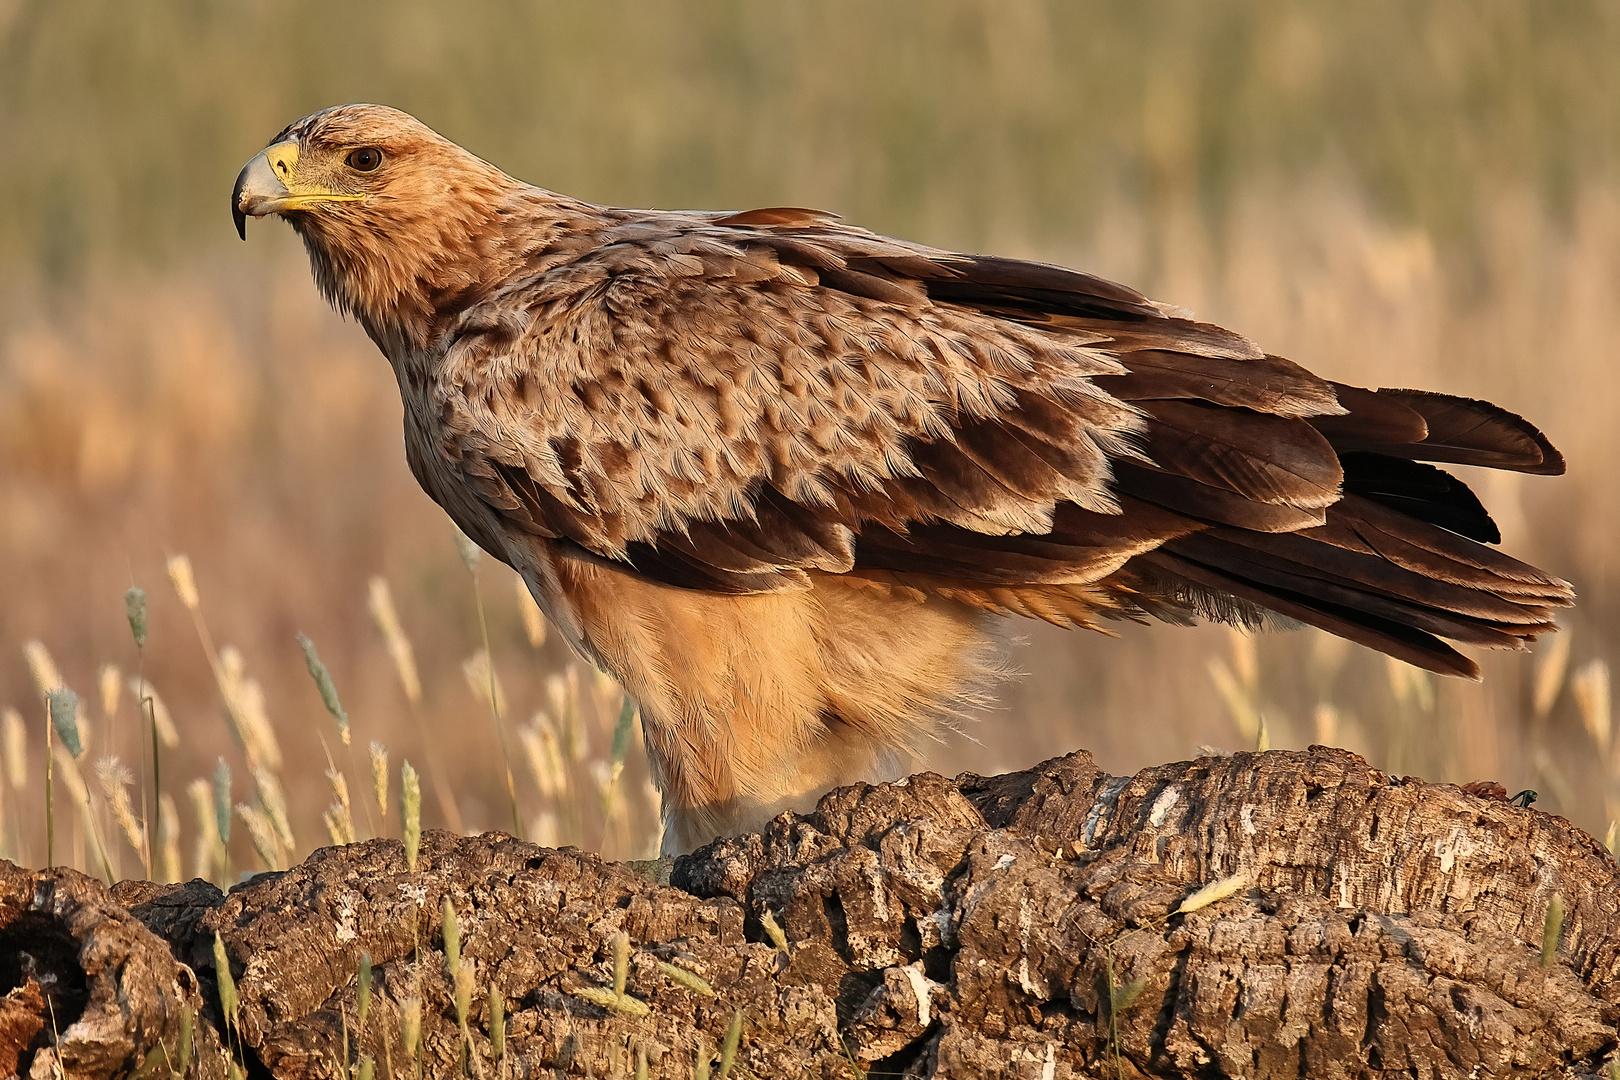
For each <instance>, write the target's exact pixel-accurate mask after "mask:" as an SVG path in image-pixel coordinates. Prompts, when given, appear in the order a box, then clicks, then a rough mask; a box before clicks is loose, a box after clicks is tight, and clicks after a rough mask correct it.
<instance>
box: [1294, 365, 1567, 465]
mask: <svg viewBox="0 0 1620 1080" xmlns="http://www.w3.org/2000/svg"><path fill="white" fill-rule="evenodd" d="M1333 388H1334V390H1335V392H1336V393H1337V394H1338V398H1339V404H1340V405H1342V406H1344V407H1345V408H1346V409H1348V410H1349V411H1348V412H1347V413H1345V414H1343V415H1341V416H1316V417H1312V418H1311V421H1310V422H1311V424H1312V425H1313V426H1314V427H1315V428H1316V430H1318V431H1320V432H1321V433H1322V434H1323V435H1326V436H1327V438H1328V441H1329V442H1330V443H1332V444H1333V447H1334V449H1336V450H1339V451H1340V452H1344V451H1348V450H1372V451H1375V452H1377V453H1380V454H1388V455H1390V456H1393V457H1404V458H1415V459H1417V460H1419V461H1449V462H1452V463H1454V464H1457V465H1479V466H1483V467H1485V468H1488V469H1509V470H1512V471H1514V472H1525V473H1536V474H1539V475H1543V476H1556V475H1558V474H1560V473H1562V472H1563V471H1564V457H1563V455H1562V454H1560V453H1559V452H1558V450H1557V448H1555V447H1554V446H1553V444H1552V443H1550V442H1548V441H1547V437H1546V436H1545V435H1543V434H1542V433H1541V432H1540V431H1539V430H1538V429H1537V428H1536V427H1535V425H1533V424H1531V423H1530V422H1529V421H1528V420H1526V419H1524V418H1523V417H1522V416H1519V415H1517V414H1515V413H1511V412H1508V411H1507V410H1506V409H1504V408H1502V407H1500V406H1498V405H1493V404H1491V403H1490V402H1488V401H1478V400H1475V399H1473V398H1462V397H1454V396H1452V395H1450V394H1434V393H1430V392H1428V391H1426V390H1363V389H1361V388H1359V387H1355V386H1346V385H1344V384H1342V383H1334V384H1333Z"/></svg>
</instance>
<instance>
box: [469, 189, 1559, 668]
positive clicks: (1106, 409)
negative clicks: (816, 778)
mask: <svg viewBox="0 0 1620 1080" xmlns="http://www.w3.org/2000/svg"><path fill="white" fill-rule="evenodd" d="M615 215H618V216H615ZM595 227H596V228H598V229H599V232H600V235H599V236H598V237H597V239H596V242H595V243H594V244H592V243H583V242H582V243H579V244H577V246H578V248H579V251H578V252H577V253H576V254H575V255H574V257H572V258H571V259H570V260H569V261H568V262H567V263H566V264H565V265H563V266H561V267H559V268H558V269H556V270H554V271H552V272H551V273H548V274H540V275H537V276H536V277H534V278H533V279H532V280H529V281H527V282H525V283H521V284H520V285H518V286H517V287H515V288H514V290H513V292H512V293H511V294H510V296H509V302H512V303H517V304H520V305H521V306H522V310H523V312H524V315H523V319H522V320H520V322H523V325H522V326H521V327H519V328H518V329H516V330H512V329H511V328H510V327H509V328H508V329H507V330H506V331H502V332H501V333H494V334H492V333H488V332H486V333H485V334H483V335H482V336H480V335H479V334H473V333H469V334H467V335H465V336H464V337H462V338H461V339H460V341H459V342H458V344H457V345H456V346H454V347H452V349H451V350H450V353H449V355H448V356H447V358H446V359H447V364H448V365H449V366H450V367H451V368H453V369H455V370H458V371H460V372H462V373H463V378H464V379H465V380H466V381H467V383H468V384H470V383H472V382H481V384H482V385H483V386H484V387H485V395H484V400H485V401H486V402H489V403H491V404H490V406H489V408H488V409H487V411H486V414H485V415H483V416H474V417H472V418H471V419H470V420H469V422H467V423H465V424H464V425H463V427H464V429H465V433H464V435H463V436H462V438H461V439H460V440H459V441H457V442H456V444H455V445H454V446H453V447H451V448H450V452H451V454H452V456H456V457H459V458H460V459H461V460H462V461H463V462H464V463H467V464H464V465H463V468H464V469H468V468H469V465H471V464H473V463H476V462H478V461H493V460H495V459H500V460H499V463H498V464H494V465H492V466H491V467H486V468H481V469H480V468H477V467H476V466H475V467H473V468H471V470H470V471H472V472H475V473H476V474H477V475H479V476H480V478H481V483H482V485H483V489H484V490H485V491H486V495H485V498H486V501H488V502H489V503H490V504H491V505H493V506H495V507H496V508H498V509H499V510H500V511H501V512H502V513H503V514H505V515H507V517H508V518H509V519H510V520H512V521H513V522H514V523H515V524H516V525H517V526H518V527H519V528H520V529H522V530H523V531H526V532H529V533H531V534H535V535H542V536H555V537H561V538H565V539H566V540H568V541H570V542H573V543H576V544H578V545H580V546H581V547H583V548H585V549H587V550H588V551H590V552H592V553H594V554H596V555H598V556H600V557H602V558H605V559H608V560H610V561H617V562H620V563H622V564H625V565H627V566H628V567H630V568H633V569H634V571H635V572H637V573H639V574H641V575H643V576H645V577H647V578H650V579H652V580H654V581H658V582H663V583H665V584H668V585H674V586H677V587H680V588H685V589H695V590H702V591H706V592H716V593H729V594H739V595H740V594H749V593H768V592H780V591H795V590H802V589H805V588H807V587H808V585H807V581H808V579H807V578H806V576H805V575H806V574H807V573H809V572H821V573H830V574H842V575H851V576H852V580H854V581H857V583H862V584H863V587H868V588H882V589H901V590H907V591H910V592H912V593H915V594H917V595H919V596H922V595H939V596H944V597H949V598H952V599H956V600H959V601H961V602H964V603H967V604H970V605H972V606H974V607H977V608H981V609H983V610H987V611H994V612H998V613H1003V614H1018V615H1025V616H1030V617H1035V618H1042V619H1047V620H1050V621H1053V622H1059V623H1062V624H1065V625H1074V626H1094V625H1096V623H1097V620H1098V618H1135V619H1140V618H1149V617H1151V618H1160V619H1169V620H1172V621H1189V620H1191V619H1194V618H1210V617H1214V618H1222V619H1226V620H1228V621H1238V622H1244V623H1249V624H1256V623H1259V622H1263V621H1264V620H1265V619H1266V618H1267V617H1268V616H1267V614H1266V613H1268V612H1269V613H1273V614H1275V615H1278V616H1281V617H1283V618H1284V619H1287V620H1297V621H1300V622H1306V623H1310V624H1312V625H1316V626H1319V627H1322V628H1323V629H1327V630H1329V631H1331V632H1333V633H1338V634H1342V635H1343V636H1346V637H1350V638H1352V639H1353V640H1356V641H1359V642H1362V643H1364V644H1368V645H1371V646H1372V647H1374V648H1378V649H1382V650H1384V651H1385V652H1389V653H1391V654H1392V655H1396V656H1399V657H1401V658H1402V659H1405V660H1408V661H1410V662H1412V663H1416V664H1420V665H1422V666H1425V667H1430V668H1433V669H1434V670H1439V671H1447V672H1452V673H1457V674H1471V673H1473V671H1474V670H1475V669H1474V667H1473V665H1472V662H1471V661H1468V660H1467V659H1466V658H1463V657H1461V656H1460V654H1458V653H1456V652H1455V651H1454V650H1452V649H1451V648H1450V647H1449V646H1446V645H1444V644H1443V643H1442V642H1441V641H1440V640H1439V639H1440V638H1449V639H1452V640H1456V641H1461V642H1466V643H1469V644H1475V645H1494V646H1502V645H1506V646H1516V645H1520V644H1522V643H1523V642H1524V641H1527V640H1530V639H1532V638H1533V637H1534V636H1535V635H1536V634H1538V633H1544V632H1547V631H1549V630H1551V629H1553V628H1554V627H1553V621H1552V611H1553V609H1554V608H1556V607H1559V606H1563V605H1565V604H1568V603H1569V602H1570V600H1571V593H1570V590H1569V587H1568V586H1567V585H1566V584H1564V583H1563V582H1560V581H1557V580H1556V579H1553V578H1550V577H1547V576H1546V575H1543V574H1541V573H1540V572H1539V571H1536V570H1535V569H1534V568H1532V567H1529V566H1526V565H1525V564H1523V563H1519V562H1517V561H1515V560H1513V559H1510V558H1508V557H1507V556H1504V555H1501V554H1500V553H1498V552H1496V551H1494V550H1492V549H1491V548H1489V547H1486V546H1484V545H1486V544H1489V543H1494V542H1496V541H1497V540H1499V538H1500V537H1499V533H1498V530H1497V529H1496V526H1495V524H1494V523H1493V522H1492V521H1491V519H1490V516H1489V515H1488V513H1487V512H1486V511H1485V508H1484V507H1483V506H1482V505H1481V504H1480V502H1479V500H1478V499H1477V498H1476V497H1475V496H1474V494H1473V492H1471V491H1470V490H1469V489H1468V487H1467V486H1466V485H1465V484H1464V483H1462V481H1460V480H1459V479H1457V478H1456V477H1454V476H1452V475H1450V474H1449V473H1446V472H1445V471H1444V470H1442V469H1440V468H1438V467H1437V466H1436V465H1433V464H1429V463H1430V462H1442V463H1457V464H1468V465H1483V466H1487V467H1494V468H1503V469H1513V470H1517V471H1522V472H1531V473H1556V472H1559V471H1561V470H1562V468H1563V460H1562V458H1561V457H1559V455H1558V452H1557V450H1555V449H1554V448H1553V447H1552V445H1551V444H1550V443H1549V442H1548V441H1547V439H1546V437H1545V436H1543V435H1542V434H1541V433H1540V432H1539V431H1537V430H1536V429H1535V428H1534V427H1532V426H1531V425H1530V424H1528V423H1526V422H1525V421H1524V420H1523V419H1521V418H1520V417H1518V416H1515V415H1514V414H1512V413H1509V412H1507V411H1506V410H1503V409H1500V408H1498V407H1497V406H1495V405H1492V404H1490V403H1488V402H1482V401H1474V400H1469V399H1465V398H1458V397H1451V396H1448V395H1444V394H1433V393H1427V392H1423V391H1416V390H1388V389H1385V390H1365V389H1361V388H1359V387H1353V386H1348V385H1345V384H1342V383H1335V382H1330V381H1328V380H1325V379H1321V378H1319V377H1317V376H1315V375H1313V374H1311V373H1310V372H1309V371H1307V370H1305V369H1304V368H1302V367H1300V366H1299V365H1298V364H1295V363H1293V362H1292V361H1290V360H1287V359H1285V358H1283V357H1279V356H1271V355H1267V354H1266V353H1264V352H1263V351H1261V350H1260V349H1259V348H1257V347H1256V346H1255V345H1254V344H1253V343H1252V342H1250V341H1248V340H1247V339H1246V338H1243V337H1242V336H1240V335H1238V334H1235V333H1232V332H1231V331H1229V330H1225V329H1223V328H1221V327H1218V326H1212V325H1210V324H1206V323H1199V322H1195V321H1192V320H1190V319H1185V318H1180V317H1177V316H1175V315H1174V314H1172V313H1171V312H1170V309H1167V308H1165V307H1163V306H1162V305H1158V304H1155V303H1154V302H1152V301H1150V300H1148V299H1147V298H1146V297H1144V296H1142V295H1141V294H1139V293H1137V292H1135V291H1134V290H1131V289H1128V288H1126V287H1124V286H1120V285H1116V284H1114V283H1112V282H1108V281H1105V280H1103V279H1101V278H1097V277H1094V276H1092V275H1088V274H1082V273H1078V272H1076V271H1073V270H1067V269H1064V268H1062V267H1058V266H1050V265H1046V264H1041V263H1031V262H1022V261H1019V260H1014V259H999V258H990V257H983V256H966V255H959V254H956V253H953V252H945V251H939V250H936V249H931V248H926V247H922V246H919V245H913V244H906V243H903V242H900V241H895V240H889V239H887V238H884V237H879V236H875V235H873V234H871V233H866V232H863V231H861V230H858V229H853V228H849V227H845V226H842V225H840V224H839V223H838V222H837V221H836V219H834V218H832V217H830V216H829V215H824V214H820V213H817V212H815V211H811V210H802V209H798V208H792V207H777V208H770V209H764V210H755V211H749V212H745V213H740V214H731V215H726V216H717V215H690V214H689V215H679V214H670V215H655V214H650V213H648V214H643V215H641V216H640V217H631V216H630V212H618V211H613V212H604V217H603V219H602V220H601V221H599V222H597V223H596V226H595ZM508 322H510V320H508ZM503 335H504V336H503ZM458 350H459V351H458ZM546 388H549V391H548V390H547V389H546ZM514 451H515V452H514ZM503 455H504V456H503Z"/></svg>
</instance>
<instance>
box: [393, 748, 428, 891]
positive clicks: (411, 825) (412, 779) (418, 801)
mask: <svg viewBox="0 0 1620 1080" xmlns="http://www.w3.org/2000/svg"><path fill="white" fill-rule="evenodd" d="M399 817H400V825H401V828H400V839H401V840H402V841H403V842H404V844H405V865H406V866H408V867H410V868H411V869H412V870H415V869H416V853H417V851H418V850H420V848H421V846H422V781H421V779H420V778H419V777H418V776H417V775H416V770H415V769H413V768H411V763H410V762H409V761H405V762H401V763H400V767H399Z"/></svg>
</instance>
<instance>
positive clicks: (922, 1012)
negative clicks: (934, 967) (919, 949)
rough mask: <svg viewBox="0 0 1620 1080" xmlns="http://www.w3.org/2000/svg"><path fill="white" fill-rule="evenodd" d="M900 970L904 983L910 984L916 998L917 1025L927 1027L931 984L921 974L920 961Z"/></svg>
mask: <svg viewBox="0 0 1620 1080" xmlns="http://www.w3.org/2000/svg"><path fill="white" fill-rule="evenodd" d="M900 970H901V971H903V972H905V974H906V981H907V982H909V983H910V984H911V992H912V994H914V995H916V998H917V1025H918V1026H919V1027H927V1026H928V1020H929V1014H928V994H929V990H930V987H931V985H932V984H931V983H930V982H929V981H928V977H927V976H926V975H924V974H923V973H922V961H920V960H919V961H918V962H917V963H915V964H907V965H906V966H905V967H903V968H901V969H900Z"/></svg>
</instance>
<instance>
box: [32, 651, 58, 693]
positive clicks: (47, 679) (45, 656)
mask: <svg viewBox="0 0 1620 1080" xmlns="http://www.w3.org/2000/svg"><path fill="white" fill-rule="evenodd" d="M23 658H24V659H26V660H27V661H28V673H29V674H30V675H32V676H33V677H34V685H35V686H37V687H39V693H40V696H41V697H44V696H45V695H47V694H49V693H50V692H51V691H52V690H56V689H58V688H60V687H61V686H62V673H61V672H60V671H58V670H57V669H56V661H55V660H53V659H51V652H50V650H49V649H47V648H46V647H45V644H44V642H40V641H25V642H23Z"/></svg>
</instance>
